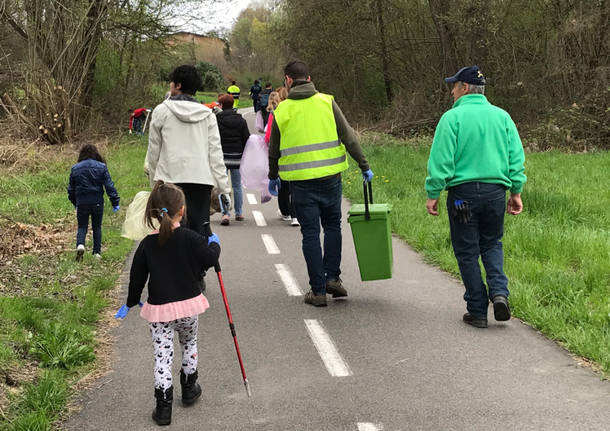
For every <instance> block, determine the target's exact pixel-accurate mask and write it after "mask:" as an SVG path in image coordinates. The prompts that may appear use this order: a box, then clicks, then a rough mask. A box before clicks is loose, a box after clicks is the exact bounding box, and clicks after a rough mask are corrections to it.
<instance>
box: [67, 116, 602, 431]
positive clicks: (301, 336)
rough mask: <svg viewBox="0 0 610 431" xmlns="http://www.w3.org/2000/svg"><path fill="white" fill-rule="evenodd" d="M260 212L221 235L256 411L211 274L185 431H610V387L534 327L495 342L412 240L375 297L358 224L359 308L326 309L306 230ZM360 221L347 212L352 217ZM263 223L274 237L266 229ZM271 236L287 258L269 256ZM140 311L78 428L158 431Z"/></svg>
mask: <svg viewBox="0 0 610 431" xmlns="http://www.w3.org/2000/svg"><path fill="white" fill-rule="evenodd" d="M250 111H251V110H250ZM246 117H247V118H248V119H249V121H252V117H253V115H252V113H251V112H250V113H248V114H246ZM374 168H375V167H374V166H373V169H374ZM252 197H253V196H250V198H252ZM254 197H255V198H256V201H257V203H256V204H252V203H248V199H244V214H245V217H246V220H245V221H244V222H234V221H231V225H230V226H220V223H219V222H220V217H219V216H218V215H214V216H213V217H212V227H213V230H214V231H215V232H216V233H218V235H219V237H220V239H221V246H222V255H221V265H222V268H223V271H222V275H223V278H224V281H225V286H226V289H227V294H228V298H229V303H230V306H231V310H232V312H233V318H234V322H235V325H236V329H237V337H238V341H239V343H240V347H241V352H242V355H243V358H244V362H245V366H246V373H247V375H248V379H249V381H250V385H251V388H252V392H253V396H252V398H251V399H248V397H247V396H246V392H245V389H244V386H243V383H242V380H241V375H240V371H239V366H238V363H237V360H236V356H235V352H234V347H233V342H232V338H231V335H230V332H229V329H228V326H227V321H226V317H225V311H224V306H223V302H222V298H221V296H220V290H219V288H218V283H217V280H216V277H215V273H214V272H213V271H212V272H209V273H208V275H207V277H206V281H207V286H208V287H207V292H206V296H207V297H208V299H209V301H210V304H211V308H210V309H209V310H208V311H207V312H206V313H205V314H203V315H201V317H200V334H199V353H200V359H199V373H200V382H201V385H202V387H203V396H202V398H201V400H200V401H199V402H198V403H197V404H195V405H194V406H192V407H188V408H185V407H183V406H182V405H181V403H180V401H179V394H180V390H179V384H178V387H177V388H176V400H175V401H174V413H173V418H172V425H171V427H170V428H171V429H176V430H231V431H234V430H278V431H280V430H281V431H285V430H346V431H347V430H358V431H375V430H386V431H387V430H405V431H406V430H475V429H490V430H608V429H610V425H609V424H610V382H607V381H601V380H600V377H599V376H598V375H596V374H594V373H593V372H592V371H590V370H589V369H586V368H581V367H580V366H578V365H577V363H576V362H575V361H574V360H573V359H572V358H571V356H570V355H569V354H568V353H566V352H565V351H564V350H563V349H561V348H560V347H559V346H557V345H556V344H555V343H553V342H551V341H549V340H547V339H545V338H544V337H542V336H541V335H539V334H538V333H537V332H536V331H534V330H532V329H531V328H529V327H528V326H526V325H524V324H522V323H521V322H520V321H519V320H516V319H512V320H511V321H509V322H505V323H496V322H494V321H493V318H492V319H491V320H490V327H489V328H488V329H486V330H485V329H476V328H473V327H470V326H467V325H465V324H464V323H463V322H462V321H461V316H462V313H463V312H464V303H463V301H462V298H461V296H462V293H463V287H462V286H461V284H460V283H459V282H457V281H456V280H454V279H452V278H451V277H449V276H447V275H446V274H445V273H443V272H441V271H439V270H437V269H435V268H433V267H430V266H428V265H426V264H425V263H424V262H423V261H422V259H421V258H420V257H419V255H417V254H416V253H415V252H413V251H412V250H411V249H410V248H409V247H408V246H407V245H405V244H404V243H403V242H402V241H399V240H397V239H396V238H394V240H393V247H394V277H393V279H392V280H386V281H378V282H366V283H363V282H361V281H360V279H359V275H358V269H357V263H356V257H355V252H354V249H353V243H352V238H351V234H350V228H349V225H348V224H347V223H346V222H345V220H346V218H347V217H346V216H345V217H344V226H343V234H344V235H343V247H344V248H343V263H342V270H343V274H342V278H343V281H344V284H345V285H346V286H347V288H348V291H349V298H348V299H347V300H330V301H329V306H328V307H326V308H314V307H311V306H309V305H305V304H303V302H302V296H298V295H297V294H298V292H299V291H300V292H305V291H306V290H307V289H308V285H307V274H306V268H305V265H304V260H303V257H302V254H301V247H300V241H301V237H300V232H299V229H298V228H296V227H291V226H290V225H289V224H287V223H286V222H283V221H281V220H280V219H279V218H278V217H277V214H276V212H277V202H276V201H275V200H272V201H271V202H269V203H266V204H260V202H259V196H254ZM348 207H349V203H348V202H347V201H344V204H343V210H344V213H345V214H347V209H348ZM253 211H259V212H260V213H261V214H262V216H263V217H264V220H265V223H266V226H258V225H257V223H256V222H255V219H254V216H253ZM259 222H260V216H259ZM263 234H265V235H270V236H271V238H273V242H274V243H275V245H276V246H277V250H271V251H276V252H277V251H279V253H278V254H269V252H268V249H267V246H265V244H264V241H263V239H262V236H261V235H263ZM267 241H268V240H267ZM278 264H279V265H283V266H280V267H279V268H280V269H282V270H283V271H284V272H283V273H284V281H283V279H282V277H281V276H280V275H279V274H278V270H277V269H278V267H276V265H278ZM286 273H288V274H289V275H288V276H286V275H285V274H286ZM291 280H292V281H291ZM121 289H123V290H124V291H125V290H126V285H124V284H123V285H122V286H121ZM289 292H291V293H292V295H291V294H289ZM295 295H296V296H295ZM134 311H135V310H134ZM134 311H132V312H131V313H130V314H129V315H128V317H127V318H126V319H125V320H124V321H122V322H121V324H120V325H119V326H118V328H117V329H116V330H114V336H115V337H116V341H115V344H114V350H115V355H114V358H113V363H112V372H111V373H110V374H109V375H107V376H105V377H103V378H101V379H100V380H99V382H98V383H97V384H95V385H94V388H93V389H90V390H87V391H84V392H83V393H82V405H83V409H82V411H81V412H79V413H76V414H75V415H73V416H72V418H71V419H70V420H69V421H68V422H67V423H66V424H64V426H65V427H66V429H72V430H117V429H120V430H154V429H157V426H156V425H155V424H154V423H153V421H152V419H151V417H150V415H151V411H152V409H153V406H154V398H153V379H152V365H153V358H152V348H151V341H150V335H149V331H148V326H147V324H146V323H145V322H144V321H143V320H142V319H141V318H140V317H139V316H138V313H137V312H134ZM490 311H491V310H490ZM492 315H493V312H491V313H490V316H492ZM324 334H326V336H327V337H328V338H326V339H325V338H324ZM318 337H322V338H318ZM314 339H315V342H316V343H318V344H317V347H316V345H315V344H314ZM176 347H177V348H178V346H176ZM324 361H327V362H326V363H325V362H324ZM179 362H180V361H176V363H175V364H174V365H175V366H174V369H175V371H174V376H175V378H176V379H177V377H178V372H179ZM175 381H176V380H175Z"/></svg>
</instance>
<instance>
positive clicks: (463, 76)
mask: <svg viewBox="0 0 610 431" xmlns="http://www.w3.org/2000/svg"><path fill="white" fill-rule="evenodd" d="M457 81H461V82H465V83H466V84H472V85H485V76H483V73H481V70H480V69H479V66H466V67H462V68H461V69H460V70H458V72H457V73H456V74H455V75H453V76H450V77H449V78H445V82H449V83H451V82H457Z"/></svg>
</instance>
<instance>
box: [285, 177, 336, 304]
mask: <svg viewBox="0 0 610 431" xmlns="http://www.w3.org/2000/svg"><path fill="white" fill-rule="evenodd" d="M290 185H291V193H292V201H293V203H294V208H295V210H296V214H297V219H298V220H299V223H300V224H301V234H302V235H303V256H304V257H305V262H306V263H307V273H308V274H309V285H310V286H311V290H312V291H313V293H314V294H315V295H324V294H326V280H336V279H338V278H339V275H340V274H341V270H340V268H339V267H340V266H341V191H342V185H341V176H340V175H336V176H333V177H331V178H326V179H323V180H309V181H291V182H290ZM320 222H321V223H322V228H323V229H324V255H323V254H322V249H321V247H320Z"/></svg>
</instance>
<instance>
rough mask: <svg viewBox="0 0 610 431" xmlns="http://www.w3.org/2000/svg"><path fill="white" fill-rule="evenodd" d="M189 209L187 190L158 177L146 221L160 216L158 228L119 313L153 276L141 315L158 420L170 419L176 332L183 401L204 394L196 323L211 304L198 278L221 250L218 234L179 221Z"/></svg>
mask: <svg viewBox="0 0 610 431" xmlns="http://www.w3.org/2000/svg"><path fill="white" fill-rule="evenodd" d="M184 215H185V200H184V193H183V192H182V190H180V188H178V187H177V186H175V185H173V184H164V183H163V182H162V181H158V182H157V183H156V184H155V186H154V188H153V190H152V192H151V194H150V198H149V199H148V203H147V205H146V222H147V223H148V225H149V226H151V227H154V226H153V221H154V220H156V221H158V222H159V231H158V232H153V233H152V234H151V235H148V236H147V237H146V238H144V239H143V240H142V242H141V243H140V245H139V246H138V249H137V250H136V253H135V255H134V258H133V263H132V265H131V274H130V279H129V294H128V297H127V303H126V304H125V305H123V306H122V307H121V308H120V309H119V311H118V312H117V314H116V316H115V317H117V318H124V317H125V316H126V315H127V312H128V311H129V309H130V308H131V307H134V306H135V305H136V304H138V303H139V302H140V296H141V294H142V290H143V289H144V285H145V284H146V281H147V280H148V299H147V300H146V303H145V304H143V306H142V310H141V311H140V316H141V317H143V318H144V319H146V320H147V321H148V322H149V325H150V332H151V334H152V339H153V347H154V354H155V369H154V373H155V398H156V400H157V406H156V409H155V410H154V411H153V414H152V417H153V419H154V420H155V422H157V424H158V425H169V424H170V423H171V415H172V400H173V384H172V371H171V368H172V359H173V356H174V351H173V350H174V343H173V338H174V332H177V333H178V337H179V340H180V346H181V347H182V369H181V370H180V385H181V387H182V402H183V403H184V404H193V403H194V402H195V401H197V399H198V398H199V397H200V396H201V387H200V386H199V384H198V383H197V326H198V315H199V314H200V313H203V312H204V311H205V310H206V309H207V308H208V307H209V304H208V301H207V299H206V298H205V296H203V294H202V293H201V290H200V287H199V281H200V279H201V271H202V270H204V269H207V268H209V267H212V266H214V265H215V264H216V262H217V261H218V256H219V255H220V245H219V240H218V237H217V236H216V235H214V234H213V235H212V236H210V237H209V238H208V239H207V240H206V238H205V237H203V236H202V235H200V234H198V233H197V232H195V231H193V230H190V229H187V228H183V227H180V220H181V219H182V218H183V217H184ZM140 304H141V303H140Z"/></svg>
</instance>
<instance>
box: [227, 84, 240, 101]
mask: <svg viewBox="0 0 610 431" xmlns="http://www.w3.org/2000/svg"><path fill="white" fill-rule="evenodd" d="M239 92H240V90H239V87H238V86H237V85H231V86H230V87H229V88H227V93H229V94H230V95H231V96H233V99H239Z"/></svg>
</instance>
